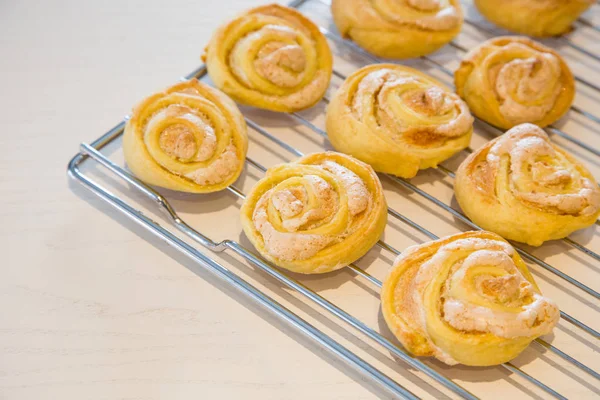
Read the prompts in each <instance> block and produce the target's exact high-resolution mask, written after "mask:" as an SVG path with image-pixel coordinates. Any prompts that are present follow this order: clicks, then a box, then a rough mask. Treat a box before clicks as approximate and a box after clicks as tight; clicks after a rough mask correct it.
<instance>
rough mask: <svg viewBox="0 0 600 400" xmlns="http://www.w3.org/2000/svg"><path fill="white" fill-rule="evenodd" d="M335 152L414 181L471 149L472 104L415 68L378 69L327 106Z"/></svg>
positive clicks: (351, 81) (358, 77) (353, 78)
mask: <svg viewBox="0 0 600 400" xmlns="http://www.w3.org/2000/svg"><path fill="white" fill-rule="evenodd" d="M326 118H327V121H326V123H327V134H328V136H329V140H330V141H331V143H332V144H333V147H334V148H335V149H336V150H338V151H341V152H343V153H347V154H351V155H352V156H354V157H356V158H358V159H360V160H362V161H364V162H366V163H368V164H370V165H371V166H373V168H374V169H375V170H376V171H379V172H386V173H390V174H394V175H397V176H401V177H404V178H411V177H413V176H415V175H416V174H417V172H418V171H419V169H425V168H430V167H436V166H437V164H438V163H439V162H441V161H443V160H445V159H447V158H449V157H450V156H452V155H453V154H455V153H457V152H458V151H460V150H462V149H464V148H466V147H467V146H468V145H469V142H470V140H471V134H472V132H473V117H472V116H471V114H470V113H469V110H468V108H467V105H466V104H465V103H464V102H463V101H462V100H461V99H460V98H459V97H458V96H457V95H456V94H454V93H452V92H451V91H450V90H449V89H448V88H446V87H444V86H443V85H442V84H441V83H440V82H438V81H436V80H435V79H433V78H431V77H430V76H428V75H426V74H424V73H422V72H419V71H417V70H415V69H412V68H409V67H404V66H401V65H396V64H375V65H369V66H366V67H364V68H361V69H359V70H358V71H356V72H354V73H353V74H352V75H350V76H349V77H348V78H347V79H346V81H344V83H343V84H342V86H341V87H340V88H339V89H338V91H337V92H336V94H335V95H334V96H333V98H332V100H331V102H330V104H329V106H328V107H327V117H326Z"/></svg>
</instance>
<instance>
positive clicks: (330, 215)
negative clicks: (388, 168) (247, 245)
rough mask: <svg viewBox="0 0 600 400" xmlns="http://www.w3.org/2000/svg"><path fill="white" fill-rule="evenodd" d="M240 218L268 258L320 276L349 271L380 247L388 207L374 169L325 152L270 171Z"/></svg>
mask: <svg viewBox="0 0 600 400" xmlns="http://www.w3.org/2000/svg"><path fill="white" fill-rule="evenodd" d="M241 218H242V226H243V228H244V232H245V233H246V236H247V237H248V239H250V241H251V242H252V244H253V245H254V247H256V249H257V250H258V251H259V252H260V254H262V256H263V257H264V258H266V259H267V260H269V261H271V262H272V263H273V264H275V265H278V266H280V267H283V268H286V269H289V270H291V271H294V272H300V273H303V274H320V273H324V272H329V271H334V270H337V269H340V268H342V267H345V266H347V265H348V264H350V263H352V262H354V261H356V260H357V259H359V258H360V257H362V256H363V255H365V254H366V253H367V251H369V249H370V248H371V247H373V245H375V243H377V241H378V240H379V238H380V236H381V234H382V233H383V230H384V228H385V224H386V222H387V205H386V202H385V198H384V196H383V190H382V188H381V183H380V182H379V179H378V178H377V175H376V174H375V171H373V169H372V168H371V167H369V166H368V165H367V164H364V163H362V162H360V161H358V160H355V159H354V158H352V157H350V156H347V155H344V154H340V153H334V152H325V153H314V154H310V155H307V156H304V157H302V158H300V159H298V160H296V161H294V162H290V163H288V164H281V165H277V166H275V167H272V168H269V169H268V170H267V172H266V175H265V177H264V178H263V179H261V180H260V181H258V182H257V183H256V185H255V186H254V188H253V189H252V190H251V191H250V194H249V195H248V197H247V198H246V200H245V202H244V204H243V205H242V209H241Z"/></svg>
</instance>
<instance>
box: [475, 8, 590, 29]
mask: <svg viewBox="0 0 600 400" xmlns="http://www.w3.org/2000/svg"><path fill="white" fill-rule="evenodd" d="M595 2H596V1H595V0H501V1H498V0H475V5H476V6H477V8H478V9H479V12H481V14H483V15H484V16H485V17H486V18H487V19H488V20H490V21H491V22H493V23H494V24H496V25H498V26H500V27H502V28H505V29H507V30H509V31H511V32H516V33H521V34H523V35H529V36H539V37H544V36H556V35H561V34H563V33H566V32H569V31H570V30H571V24H572V23H573V22H575V20H576V19H577V18H578V17H579V16H580V15H581V14H582V13H583V12H584V11H585V10H587V9H588V8H589V7H590V6H591V5H592V4H594V3H595Z"/></svg>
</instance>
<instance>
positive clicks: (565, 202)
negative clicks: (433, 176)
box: [454, 124, 600, 246]
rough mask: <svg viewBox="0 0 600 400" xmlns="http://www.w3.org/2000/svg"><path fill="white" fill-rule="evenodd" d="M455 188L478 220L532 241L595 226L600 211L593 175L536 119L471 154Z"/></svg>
mask: <svg viewBox="0 0 600 400" xmlns="http://www.w3.org/2000/svg"><path fill="white" fill-rule="evenodd" d="M454 190H455V194H456V199H457V200H458V202H459V204H460V206H461V208H462V209H463V211H464V212H465V214H467V216H468V217H469V218H471V219H472V220H473V222H475V223H476V224H478V225H479V226H481V227H483V228H484V229H487V230H490V231H493V232H496V233H498V234H500V235H502V236H503V237H505V238H507V239H512V240H517V241H520V242H525V243H528V244H530V245H533V246H539V245H540V244H542V242H544V241H546V240H552V239H560V238H563V237H565V236H567V235H569V234H570V233H572V232H573V231H575V230H577V229H581V228H585V227H587V226H590V225H592V224H593V223H594V222H595V221H596V219H597V218H598V216H599V215H600V189H599V188H598V185H597V183H596V181H595V179H594V178H593V176H592V175H591V174H590V172H589V171H588V170H587V169H586V168H585V167H584V166H583V165H582V164H580V163H579V162H578V161H577V160H576V159H574V158H573V157H572V156H571V155H569V154H568V153H566V152H565V151H564V150H562V149H560V148H558V147H557V146H555V145H553V144H552V143H551V142H550V139H549V138H548V135H546V133H545V132H544V131H543V130H542V129H540V128H539V127H537V126H535V125H532V124H523V125H519V126H516V127H514V128H512V129H511V130H509V131H508V132H506V133H505V134H504V135H502V136H500V137H498V138H496V139H494V140H492V141H491V142H489V143H488V144H486V145H485V146H483V147H482V148H481V149H479V150H477V151H475V152H474V153H473V154H471V155H470V156H469V157H468V158H467V159H466V160H465V161H464V162H463V163H462V164H461V166H460V167H459V169H458V171H457V173H456V181H455V185H454ZM515 215H518V216H519V218H518V219H516V218H515Z"/></svg>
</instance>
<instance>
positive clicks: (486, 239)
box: [381, 231, 560, 366]
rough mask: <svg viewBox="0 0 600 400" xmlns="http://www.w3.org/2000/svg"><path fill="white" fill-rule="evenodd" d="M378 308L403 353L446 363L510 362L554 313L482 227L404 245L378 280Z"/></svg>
mask: <svg viewBox="0 0 600 400" xmlns="http://www.w3.org/2000/svg"><path fill="white" fill-rule="evenodd" d="M381 308H382V312H383V316H384V318H385V321H386V322H387V325H388V326H389V328H390V330H391V331H392V333H394V335H395V336H396V337H397V338H398V340H400V342H401V343H402V344H403V345H404V347H405V348H406V349H407V350H408V351H410V352H411V353H413V354H414V355H416V356H434V357H435V358H437V359H438V360H440V361H442V362H444V363H446V364H448V365H455V364H464V365H469V366H490V365H497V364H502V363H504V362H507V361H510V360H512V359H513V358H515V357H517V356H518V355H519V353H521V352H522V351H523V350H524V349H525V348H526V347H527V346H528V345H529V343H531V341H532V340H534V339H535V338H537V337H538V336H541V335H545V334H548V333H550V332H551V331H552V329H553V328H554V326H555V325H556V324H557V322H558V319H559V318H560V312H559V310H558V307H557V306H556V304H555V303H554V302H553V301H552V300H550V299H548V298H547V297H544V296H543V295H542V294H541V292H540V289H539V288H538V286H537V285H536V283H535V281H534V279H533V276H531V273H530V272H529V270H528V269H527V266H526V265H525V263H524V262H523V260H522V259H521V257H519V255H518V254H517V252H516V251H515V250H514V249H513V248H512V247H511V245H510V244H508V243H507V242H506V241H504V239H502V238H501V237H500V236H498V235H496V234H493V233H491V232H485V231H477V232H464V233H460V234H457V235H452V236H447V237H445V238H442V239H440V240H436V241H433V242H428V243H424V244H422V245H419V246H411V247H409V248H408V249H406V250H405V251H404V252H402V254H401V255H399V256H398V258H396V260H395V262H394V266H393V267H392V269H391V271H390V273H389V275H388V277H387V279H386V280H385V282H384V284H383V288H382V291H381Z"/></svg>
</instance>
